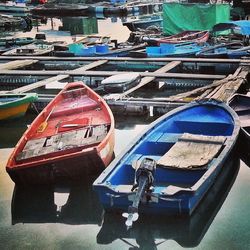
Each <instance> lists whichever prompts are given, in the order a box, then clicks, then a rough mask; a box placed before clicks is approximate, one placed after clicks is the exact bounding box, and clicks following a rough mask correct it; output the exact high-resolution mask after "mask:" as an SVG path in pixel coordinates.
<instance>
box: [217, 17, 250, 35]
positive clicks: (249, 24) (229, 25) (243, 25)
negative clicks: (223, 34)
mask: <svg viewBox="0 0 250 250" xmlns="http://www.w3.org/2000/svg"><path fill="white" fill-rule="evenodd" d="M228 29H236V30H237V31H238V32H237V33H240V34H242V35H246V36H247V35H250V21H248V20H240V21H230V22H225V23H218V24H215V25H214V26H213V32H216V31H224V30H228Z"/></svg>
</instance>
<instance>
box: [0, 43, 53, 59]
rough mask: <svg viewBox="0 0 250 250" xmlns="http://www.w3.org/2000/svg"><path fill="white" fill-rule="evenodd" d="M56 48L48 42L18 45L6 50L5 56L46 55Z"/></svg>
mask: <svg viewBox="0 0 250 250" xmlns="http://www.w3.org/2000/svg"><path fill="white" fill-rule="evenodd" d="M53 50H54V46H53V45H47V44H31V45H24V46H21V47H16V48H14V49H11V50H8V51H6V52H4V53H3V54H2V55H4V56H42V55H43V56H45V55H49V54H50V53H51V52H52V51H53Z"/></svg>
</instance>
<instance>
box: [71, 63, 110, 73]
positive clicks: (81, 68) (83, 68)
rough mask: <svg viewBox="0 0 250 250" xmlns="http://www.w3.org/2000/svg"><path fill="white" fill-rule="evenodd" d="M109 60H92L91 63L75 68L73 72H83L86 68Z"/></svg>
mask: <svg viewBox="0 0 250 250" xmlns="http://www.w3.org/2000/svg"><path fill="white" fill-rule="evenodd" d="M107 62H108V60H98V61H95V62H92V63H90V64H87V65H84V66H82V67H80V68H77V69H74V70H72V72H74V73H81V72H84V71H86V70H90V69H93V68H96V67H98V66H101V65H103V64H105V63H107Z"/></svg>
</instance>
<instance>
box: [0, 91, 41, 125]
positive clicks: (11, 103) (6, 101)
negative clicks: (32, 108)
mask: <svg viewBox="0 0 250 250" xmlns="http://www.w3.org/2000/svg"><path fill="white" fill-rule="evenodd" d="M37 99H38V95H37V94H36V93H30V94H0V121H2V120H7V119H12V118H16V117H20V116H23V115H25V113H26V111H27V109H28V107H29V105H30V104H31V103H32V102H34V101H36V100H37Z"/></svg>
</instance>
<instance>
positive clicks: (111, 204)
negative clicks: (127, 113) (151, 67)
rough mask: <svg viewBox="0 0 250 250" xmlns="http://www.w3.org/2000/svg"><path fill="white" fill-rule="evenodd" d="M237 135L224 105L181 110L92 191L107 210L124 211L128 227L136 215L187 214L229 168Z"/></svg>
mask: <svg viewBox="0 0 250 250" xmlns="http://www.w3.org/2000/svg"><path fill="white" fill-rule="evenodd" d="M239 130H240V126H239V120H238V117H237V115H236V113H235V112H234V111H233V110H232V109H231V108H230V107H228V106H227V105H226V104H224V103H219V102H217V101H206V100H204V101H200V102H193V103H190V104H188V105H185V106H182V107H180V108H178V109H175V110H173V111H171V112H169V113H167V114H166V115H164V116H162V117H160V118H159V119H158V120H156V121H155V122H154V123H152V124H151V125H150V126H149V127H148V128H147V129H146V131H144V132H143V133H142V134H141V135H140V136H138V137H137V138H136V139H135V140H134V141H133V142H132V143H131V144H130V145H129V146H128V147H127V148H126V149H125V150H124V151H123V152H122V154H121V155H120V156H118V157H117V158H116V159H115V160H114V161H113V162H112V163H111V164H110V165H109V167H108V168H107V169H106V170H105V171H104V172H103V173H102V174H101V175H100V176H99V177H98V178H97V179H96V180H95V182H94V184H93V187H94V189H95V190H96V191H97V193H98V195H99V199H100V201H101V203H102V204H103V206H104V208H105V210H107V211H112V210H117V211H127V210H128V213H124V217H127V221H126V225H127V226H131V225H132V222H133V221H135V220H136V219H137V218H138V212H139V213H146V214H191V213H192V212H193V211H194V210H195V208H196V207H197V206H198V204H199V203H200V201H201V199H202V198H203V196H204V195H205V194H206V193H207V192H208V190H209V188H210V187H211V185H212V184H213V182H214V181H215V178H216V177H217V175H218V174H219V172H220V171H221V170H222V169H223V167H227V166H223V164H224V163H225V161H226V160H227V159H228V157H229V156H230V153H231V152H232V150H233V148H234V146H235V145H236V139H237V137H238V135H239ZM137 187H138V189H137V190H136V188H137ZM135 190H136V191H135Z"/></svg>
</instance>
